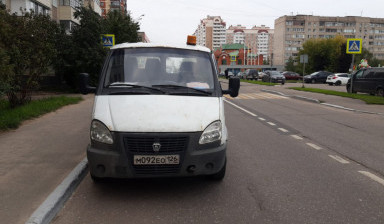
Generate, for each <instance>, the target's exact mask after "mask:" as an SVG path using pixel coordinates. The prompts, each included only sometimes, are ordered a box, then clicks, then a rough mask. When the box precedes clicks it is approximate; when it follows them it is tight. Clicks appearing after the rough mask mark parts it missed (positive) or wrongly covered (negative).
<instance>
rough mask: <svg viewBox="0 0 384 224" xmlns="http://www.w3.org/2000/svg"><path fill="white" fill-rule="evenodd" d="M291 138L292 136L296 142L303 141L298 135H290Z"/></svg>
mask: <svg viewBox="0 0 384 224" xmlns="http://www.w3.org/2000/svg"><path fill="white" fill-rule="evenodd" d="M291 136H292V138H294V139H297V140H303V138H302V137H300V136H298V135H291Z"/></svg>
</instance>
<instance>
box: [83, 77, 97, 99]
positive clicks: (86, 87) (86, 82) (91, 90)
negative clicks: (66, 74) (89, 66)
mask: <svg viewBox="0 0 384 224" xmlns="http://www.w3.org/2000/svg"><path fill="white" fill-rule="evenodd" d="M79 90H80V93H81V94H83V95H87V94H88V93H95V92H96V87H93V86H89V74H88V73H80V75H79Z"/></svg>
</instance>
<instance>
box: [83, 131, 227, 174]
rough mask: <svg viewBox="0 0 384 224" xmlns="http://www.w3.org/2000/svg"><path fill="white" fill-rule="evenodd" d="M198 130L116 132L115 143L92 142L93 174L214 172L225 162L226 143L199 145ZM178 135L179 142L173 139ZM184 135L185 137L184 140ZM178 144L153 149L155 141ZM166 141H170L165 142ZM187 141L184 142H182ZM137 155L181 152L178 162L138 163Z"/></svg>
mask: <svg viewBox="0 0 384 224" xmlns="http://www.w3.org/2000/svg"><path fill="white" fill-rule="evenodd" d="M200 136H201V132H198V133H137V134H132V133H114V139H115V143H114V145H112V146H106V145H104V144H101V143H97V142H92V143H91V144H90V145H89V146H88V148H87V158H88V163H89V167H90V173H91V175H93V176H95V177H100V178H103V177H112V178H145V177H149V178H153V177H182V176H198V175H211V174H215V173H218V172H219V171H220V170H221V168H222V167H223V166H224V163H225V158H226V143H225V144H223V145H220V142H216V143H209V144H206V145H203V146H201V145H199V144H198V141H199V138H200ZM173 139H178V140H177V141H179V143H174V142H172V141H173ZM180 139H181V140H180ZM154 141H155V142H162V145H163V144H164V145H169V146H172V145H176V147H171V148H168V149H167V148H166V147H164V150H162V148H160V151H159V152H154V151H153V150H152V143H153V142H154ZM165 141H170V142H169V143H165ZM181 142H183V143H181ZM134 155H179V157H180V163H179V164H176V165H134V164H133V156H134Z"/></svg>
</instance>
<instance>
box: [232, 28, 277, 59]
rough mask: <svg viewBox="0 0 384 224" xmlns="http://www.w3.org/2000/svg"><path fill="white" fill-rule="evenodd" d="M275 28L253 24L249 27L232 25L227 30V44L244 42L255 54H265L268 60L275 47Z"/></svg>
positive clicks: (264, 56)
mask: <svg viewBox="0 0 384 224" xmlns="http://www.w3.org/2000/svg"><path fill="white" fill-rule="evenodd" d="M273 33H274V30H273V29H271V28H269V27H267V26H265V25H261V26H253V27H252V28H251V29H247V28H246V27H245V26H241V25H236V26H232V25H231V26H230V27H229V28H228V29H227V30H226V43H227V44H236V43H239V44H244V45H245V46H247V48H249V49H250V51H251V52H252V54H254V55H256V56H257V55H263V58H264V59H265V60H268V58H269V57H270V55H271V53H272V49H273V46H272V45H273V42H272V40H273Z"/></svg>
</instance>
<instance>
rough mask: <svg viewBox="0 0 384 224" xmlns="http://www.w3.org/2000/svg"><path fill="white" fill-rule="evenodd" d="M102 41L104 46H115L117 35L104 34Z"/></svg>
mask: <svg viewBox="0 0 384 224" xmlns="http://www.w3.org/2000/svg"><path fill="white" fill-rule="evenodd" d="M101 43H102V44H103V46H104V47H113V46H114V45H115V35H114V34H102V35H101Z"/></svg>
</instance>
